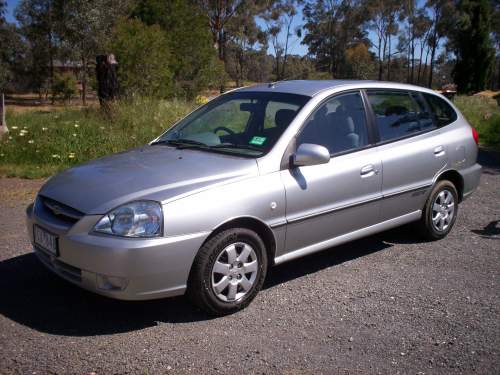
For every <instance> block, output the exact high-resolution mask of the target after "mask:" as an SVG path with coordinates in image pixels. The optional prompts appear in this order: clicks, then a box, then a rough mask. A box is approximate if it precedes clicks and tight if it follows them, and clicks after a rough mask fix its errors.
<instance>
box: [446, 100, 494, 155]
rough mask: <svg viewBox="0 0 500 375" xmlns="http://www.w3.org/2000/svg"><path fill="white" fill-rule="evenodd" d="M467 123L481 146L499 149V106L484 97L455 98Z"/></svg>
mask: <svg viewBox="0 0 500 375" xmlns="http://www.w3.org/2000/svg"><path fill="white" fill-rule="evenodd" d="M453 102H454V103H455V105H456V106H457V107H458V108H459V109H460V111H461V112H462V114H463V115H464V116H465V118H466V119H467V121H469V123H470V124H471V125H472V126H474V127H475V128H476V130H477V132H478V133H479V142H480V143H481V144H482V145H486V146H491V147H493V148H495V149H497V150H499V149H500V106H499V105H498V104H497V101H496V100H495V99H492V98H488V97H485V96H457V97H456V98H455V99H454V101H453Z"/></svg>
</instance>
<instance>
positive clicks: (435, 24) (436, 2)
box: [426, 0, 454, 87]
mask: <svg viewBox="0 0 500 375" xmlns="http://www.w3.org/2000/svg"><path fill="white" fill-rule="evenodd" d="M426 7H427V8H429V9H430V10H431V13H432V18H431V26H430V29H429V31H430V33H429V35H428V45H429V49H430V55H431V56H430V62H429V64H430V65H429V76H428V77H429V78H428V84H427V86H428V87H432V79H433V74H434V63H435V60H436V53H437V51H438V49H439V44H440V41H441V39H442V38H443V37H444V36H445V35H446V33H447V32H448V30H452V29H454V28H453V13H454V2H453V1H452V0H428V1H427V3H426Z"/></svg>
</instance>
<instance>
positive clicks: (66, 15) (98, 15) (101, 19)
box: [55, 0, 131, 105]
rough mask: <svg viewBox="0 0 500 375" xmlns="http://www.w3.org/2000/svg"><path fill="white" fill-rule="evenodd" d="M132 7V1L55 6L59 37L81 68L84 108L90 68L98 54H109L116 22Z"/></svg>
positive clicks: (61, 1) (66, 1) (65, 1)
mask: <svg viewBox="0 0 500 375" xmlns="http://www.w3.org/2000/svg"><path fill="white" fill-rule="evenodd" d="M130 4H131V2H130V1H129V0H122V1H119V2H117V1H114V0H86V1H80V0H57V2H56V4H55V5H56V6H55V15H56V18H57V21H58V22H57V24H56V26H55V27H56V30H57V32H58V34H59V38H60V39H61V41H62V42H63V43H65V45H66V46H67V50H66V53H67V55H68V57H69V58H70V59H74V60H76V61H79V62H80V65H81V69H80V80H81V83H82V102H83V105H86V94H87V82H88V74H89V70H90V66H91V64H92V63H93V62H94V61H95V57H96V55H98V54H101V53H104V52H106V51H105V46H106V43H107V42H108V41H109V37H110V35H111V31H112V29H113V27H114V25H115V22H116V21H117V20H118V18H119V17H120V16H123V15H125V14H127V13H128V12H129V10H130Z"/></svg>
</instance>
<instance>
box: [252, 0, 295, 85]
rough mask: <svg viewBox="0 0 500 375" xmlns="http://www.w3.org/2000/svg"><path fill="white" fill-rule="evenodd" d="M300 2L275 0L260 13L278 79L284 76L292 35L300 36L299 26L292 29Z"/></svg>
mask: <svg viewBox="0 0 500 375" xmlns="http://www.w3.org/2000/svg"><path fill="white" fill-rule="evenodd" d="M302 3H303V1H302V0H279V1H275V2H274V3H273V4H272V5H271V6H270V7H269V8H267V9H266V11H265V12H264V14H263V15H262V18H263V19H264V21H265V23H266V29H267V30H266V31H267V35H268V38H269V41H270V43H271V46H272V48H273V51H274V56H275V64H276V79H277V80H278V81H279V80H282V79H284V78H285V76H286V67H287V60H288V55H289V52H290V46H291V44H292V39H293V37H294V36H296V37H297V38H300V37H301V30H300V28H295V29H292V25H293V23H294V19H296V17H298V11H297V6H299V5H301V4H302Z"/></svg>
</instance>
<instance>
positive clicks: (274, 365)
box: [0, 154, 500, 375]
mask: <svg viewBox="0 0 500 375" xmlns="http://www.w3.org/2000/svg"><path fill="white" fill-rule="evenodd" d="M481 158H482V162H483V164H485V165H486V168H485V170H484V174H483V176H482V182H481V186H480V188H479V190H478V191H477V192H476V193H475V194H474V195H473V196H472V197H471V198H470V199H469V200H467V201H465V202H464V204H462V205H461V206H460V212H459V218H458V220H457V223H456V226H455V228H454V229H453V231H452V233H451V234H450V235H449V237H448V238H447V239H445V240H442V241H439V242H433V243H424V242H421V241H420V240H419V239H418V238H417V237H416V236H415V235H414V234H413V233H412V231H411V228H407V227H405V228H399V229H396V230H392V231H390V232H386V233H382V234H380V235H377V236H372V237H369V238H367V239H364V240H361V241H356V242H354V243H351V244H348V245H344V246H340V247H337V248H334V249H332V250H331V251H326V252H323V253H321V254H318V255H313V256H310V257H307V258H304V259H301V260H297V261H294V262H292V263H289V264H286V265H283V266H281V267H277V268H274V269H271V272H270V274H269V276H268V278H267V281H266V285H265V288H264V290H263V291H262V292H261V293H260V294H259V296H258V297H257V298H256V300H255V301H254V302H253V303H252V304H251V305H250V307H249V308H248V309H246V310H245V311H242V312H240V313H238V314H235V315H232V316H229V317H225V318H218V319H210V318H208V317H207V316H206V315H204V314H203V313H201V312H199V311H196V310H194V309H193V307H192V306H191V305H189V304H188V302H187V301H186V300H185V299H184V298H182V297H181V298H175V299H170V300H161V301H150V302H120V301H114V300H110V299H106V298H104V297H99V296H96V295H93V294H91V293H88V292H85V291H83V290H80V289H79V288H77V287H74V286H72V285H70V284H68V283H66V282H65V281H62V280H60V279H59V278H57V277H55V276H53V275H52V274H51V273H50V272H49V271H46V270H45V269H44V268H43V267H42V265H40V264H39V263H38V261H37V260H36V258H35V257H34V255H33V254H32V253H31V251H30V246H29V243H28V241H27V239H26V235H25V229H24V207H25V206H26V205H27V203H28V202H29V201H30V199H31V198H32V196H33V194H34V193H35V192H36V189H37V188H38V187H39V185H40V182H39V181H26V180H17V179H0V228H1V229H0V373H6V374H10V373H23V374H34V373H37V374H46V373H78V374H87V373H91V372H95V373H97V374H110V373H134V374H135V373H141V374H157V373H175V374H178V373H218V372H220V373H286V374H298V373H315V374H316V373H327V374H343V375H344V374H354V373H356V374H374V373H380V374H397V373H400V374H455V373H456V374H471V373H477V374H498V373H500V355H499V348H500V315H499V310H500V288H499V284H498V278H499V272H500V257H499V252H500V227H499V220H500V162H499V160H498V157H497V156H492V155H485V154H483V155H482V156H481Z"/></svg>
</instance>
